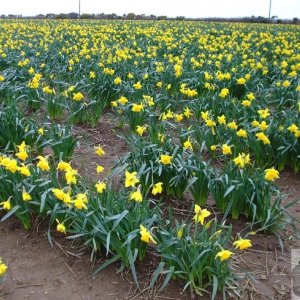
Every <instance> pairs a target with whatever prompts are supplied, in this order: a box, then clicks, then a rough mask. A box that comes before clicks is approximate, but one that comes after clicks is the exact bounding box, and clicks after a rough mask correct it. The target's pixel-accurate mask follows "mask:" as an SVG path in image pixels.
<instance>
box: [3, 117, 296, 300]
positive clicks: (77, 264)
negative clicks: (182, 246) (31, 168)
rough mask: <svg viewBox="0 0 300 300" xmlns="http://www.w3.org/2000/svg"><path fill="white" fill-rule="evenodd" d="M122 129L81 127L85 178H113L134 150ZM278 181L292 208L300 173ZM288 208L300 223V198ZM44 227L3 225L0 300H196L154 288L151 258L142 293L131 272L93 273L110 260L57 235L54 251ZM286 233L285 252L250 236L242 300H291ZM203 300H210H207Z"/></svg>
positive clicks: (239, 265)
mask: <svg viewBox="0 0 300 300" xmlns="http://www.w3.org/2000/svg"><path fill="white" fill-rule="evenodd" d="M122 130H126V129H124V128H123V129H120V128H119V127H118V124H117V123H116V120H115V119H114V117H113V116H112V115H110V114H109V113H107V114H105V115H104V116H103V117H102V118H101V121H100V122H99V124H98V126H97V127H96V128H94V129H91V128H84V127H77V128H76V130H75V134H76V135H78V136H80V145H79V146H78V147H77V149H76V153H75V156H74V159H73V165H74V166H75V167H76V168H78V169H79V170H80V174H81V175H82V176H83V177H86V178H88V180H90V181H93V182H95V181H96V180H98V179H103V178H104V176H106V175H107V174H109V172H110V170H111V168H112V167H113V166H114V164H115V162H116V161H117V160H118V159H119V158H120V157H121V156H122V155H123V154H124V153H126V152H127V151H128V148H127V145H126V142H125V141H124V140H122V139H121V138H119V137H118V136H117V135H116V133H120V132H122ZM98 144H100V145H102V146H104V149H105V152H106V154H105V155H104V156H103V157H97V156H96V155H95V154H94V146H95V145H98ZM97 164H101V165H102V166H104V168H105V172H104V173H103V174H96V165H97ZM277 183H278V184H279V186H280V187H281V189H282V191H283V192H285V193H286V194H289V196H288V198H287V200H286V201H285V203H289V201H292V200H293V199H296V198H300V174H293V173H292V172H291V171H286V172H282V173H281V178H280V180H278V182H277ZM289 211H290V213H291V214H292V215H293V216H294V217H295V218H296V219H297V220H300V201H299V203H297V204H295V205H294V206H292V207H290V208H289ZM38 222H40V223H38ZM44 223H46V221H44V222H43V220H39V221H37V224H35V226H34V229H33V230H31V231H26V230H24V229H23V228H22V226H21V224H20V222H19V221H18V220H16V219H15V218H10V219H9V220H7V221H5V222H3V223H0V237H1V240H0V257H2V258H3V259H4V261H5V262H6V263H7V264H8V266H9V269H8V270H9V271H8V274H7V278H6V282H5V283H4V284H2V285H0V300H1V299H11V300H19V299H61V300H64V299H74V300H76V299H78V300H79V299H100V300H101V299H103V300H104V299H105V300H106V299H107V300H110V299H111V300H112V299H115V300H117V299H132V300H133V299H191V296H190V295H189V293H188V292H184V293H183V292H182V288H183V285H182V283H181V282H172V283H170V285H169V286H168V287H167V288H166V289H165V290H164V291H163V292H161V293H159V292H158V291H157V290H155V289H154V290H150V289H149V288H148V286H149V280H150V275H151V271H153V269H154V266H153V265H152V263H153V261H152V260H151V258H149V259H148V260H147V262H146V263H144V264H143V265H141V266H139V270H140V277H139V280H140V281H141V287H142V288H141V290H138V289H137V288H136V286H135V284H134V283H133V280H132V278H131V275H130V273H129V272H125V273H124V272H123V273H117V270H118V268H119V265H118V264H117V263H116V264H114V265H111V266H109V267H107V268H106V269H104V270H103V271H101V272H100V273H98V274H97V275H96V276H94V277H92V276H91V274H92V273H93V270H94V269H95V268H97V266H98V265H99V264H100V262H103V261H104V259H103V260H101V259H100V260H99V261H97V262H91V260H90V256H89V255H90V253H89V250H88V249H86V248H84V247H83V246H81V245H76V244H74V243H72V242H71V241H69V240H67V239H65V237H63V236H61V235H59V234H56V233H55V232H54V233H53V237H54V245H53V247H51V245H50V244H49V242H48V239H47V228H46V226H44ZM233 226H234V231H235V232H238V231H240V230H242V229H243V228H245V227H246V226H247V224H246V222H245V220H240V221H238V222H234V223H233ZM298 229H299V228H298ZM282 236H283V239H284V251H283V252H282V251H281V247H280V243H279V242H278V240H277V238H276V237H275V236H268V235H264V234H257V235H254V236H252V237H251V239H252V241H253V247H252V248H251V249H249V250H248V251H246V252H243V253H242V254H240V255H239V254H236V255H235V256H234V259H233V261H232V265H233V267H234V269H235V273H236V274H237V275H240V276H241V279H240V280H241V281H240V282H241V285H242V286H243V287H244V291H243V293H242V295H241V297H240V299H289V297H290V286H291V280H290V272H291V270H290V260H291V258H290V249H291V248H300V241H299V240H297V239H295V237H294V235H293V232H292V231H291V229H290V228H286V230H285V232H283V233H282ZM245 272H246V273H247V276H246V277H245ZM200 298H201V299H208V297H207V296H204V297H199V299H200Z"/></svg>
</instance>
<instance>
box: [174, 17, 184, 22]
mask: <svg viewBox="0 0 300 300" xmlns="http://www.w3.org/2000/svg"><path fill="white" fill-rule="evenodd" d="M184 19H185V17H184V16H178V17H176V20H177V21H183V20H184Z"/></svg>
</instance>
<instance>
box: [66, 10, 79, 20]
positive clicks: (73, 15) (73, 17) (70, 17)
mask: <svg viewBox="0 0 300 300" xmlns="http://www.w3.org/2000/svg"><path fill="white" fill-rule="evenodd" d="M67 18H68V19H78V18H79V15H78V13H75V12H71V13H68V14H67Z"/></svg>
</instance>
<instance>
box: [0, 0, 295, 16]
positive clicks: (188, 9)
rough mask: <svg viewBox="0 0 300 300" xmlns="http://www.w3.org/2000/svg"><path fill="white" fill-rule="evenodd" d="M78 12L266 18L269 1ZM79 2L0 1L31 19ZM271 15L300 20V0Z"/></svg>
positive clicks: (119, 3)
mask: <svg viewBox="0 0 300 300" xmlns="http://www.w3.org/2000/svg"><path fill="white" fill-rule="evenodd" d="M80 1H81V13H102V12H103V13H116V14H118V15H123V14H124V13H126V14H127V13H130V12H133V13H135V14H142V13H144V14H146V15H150V14H154V15H167V16H169V17H176V16H185V17H245V16H249V17H250V16H252V15H254V16H264V17H268V13H269V1H270V0H146V1H143V0H111V1H107V0H106V1H105V0H102V1H101V0H80ZM78 2H79V0H45V1H43V0H0V15H1V14H6V15H7V14H22V15H23V16H34V15H37V14H40V13H41V14H47V13H56V14H57V13H69V12H78ZM271 16H278V17H279V18H289V19H291V18H293V17H298V18H299V17H300V0H272V10H271Z"/></svg>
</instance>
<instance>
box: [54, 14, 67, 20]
mask: <svg viewBox="0 0 300 300" xmlns="http://www.w3.org/2000/svg"><path fill="white" fill-rule="evenodd" d="M67 18H68V16H67V15H66V14H58V15H56V16H55V19H67Z"/></svg>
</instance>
